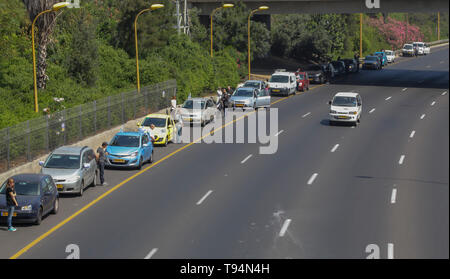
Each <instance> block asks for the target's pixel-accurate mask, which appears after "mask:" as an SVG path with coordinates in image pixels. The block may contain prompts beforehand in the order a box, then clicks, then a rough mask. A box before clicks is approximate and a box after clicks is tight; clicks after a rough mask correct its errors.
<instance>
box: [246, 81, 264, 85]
mask: <svg viewBox="0 0 450 279" xmlns="http://www.w3.org/2000/svg"><path fill="white" fill-rule="evenodd" d="M247 82H259V83H263V81H262V80H247V81H245V82H244V84H245V83H247Z"/></svg>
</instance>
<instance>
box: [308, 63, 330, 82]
mask: <svg viewBox="0 0 450 279" xmlns="http://www.w3.org/2000/svg"><path fill="white" fill-rule="evenodd" d="M305 71H306V73H307V74H308V76H309V81H310V82H311V83H320V84H322V83H325V82H326V81H327V77H326V74H325V73H326V69H325V66H324V65H314V64H313V65H309V66H308V67H307V68H306V70H305Z"/></svg>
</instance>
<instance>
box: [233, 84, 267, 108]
mask: <svg viewBox="0 0 450 279" xmlns="http://www.w3.org/2000/svg"><path fill="white" fill-rule="evenodd" d="M230 103H231V107H232V108H233V110H234V109H236V108H242V109H243V110H245V109H246V108H253V109H258V108H261V107H262V108H269V107H270V95H269V94H268V91H267V92H266V90H258V89H255V88H251V87H241V88H238V89H237V90H236V91H235V92H234V93H233V95H232V96H231V98H230Z"/></svg>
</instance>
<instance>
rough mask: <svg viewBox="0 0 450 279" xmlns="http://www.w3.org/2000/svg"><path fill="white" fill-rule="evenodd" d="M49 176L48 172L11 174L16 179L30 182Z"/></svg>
mask: <svg viewBox="0 0 450 279" xmlns="http://www.w3.org/2000/svg"><path fill="white" fill-rule="evenodd" d="M46 176H49V175H48V174H42V173H20V174H16V175H13V176H11V178H12V179H14V180H15V181H29V182H39V181H41V180H42V178H44V177H46Z"/></svg>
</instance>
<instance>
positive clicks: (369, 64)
mask: <svg viewBox="0 0 450 279" xmlns="http://www.w3.org/2000/svg"><path fill="white" fill-rule="evenodd" d="M363 69H375V70H381V61H380V58H379V57H378V56H373V55H369V56H366V57H365V58H364V64H363Z"/></svg>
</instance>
